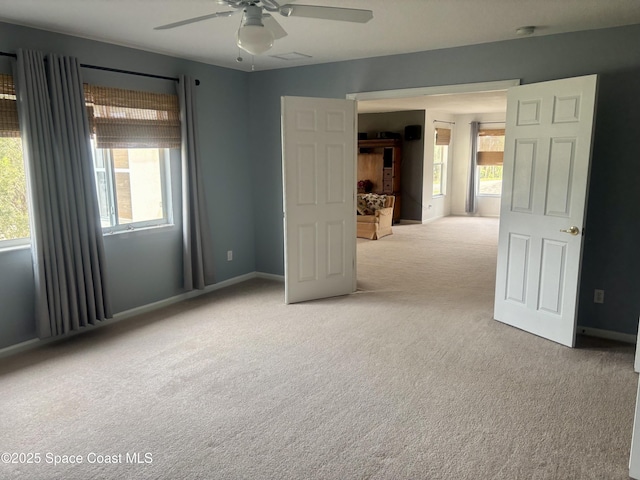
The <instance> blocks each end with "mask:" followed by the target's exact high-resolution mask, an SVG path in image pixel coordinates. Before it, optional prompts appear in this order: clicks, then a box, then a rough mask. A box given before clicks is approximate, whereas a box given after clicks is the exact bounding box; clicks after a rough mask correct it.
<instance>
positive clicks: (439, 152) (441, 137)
mask: <svg viewBox="0 0 640 480" xmlns="http://www.w3.org/2000/svg"><path fill="white" fill-rule="evenodd" d="M450 141H451V130H450V129H448V128H436V132H435V139H434V146H433V193H432V195H433V196H434V197H437V196H440V195H444V194H445V185H446V166H447V159H448V158H449V142H450Z"/></svg>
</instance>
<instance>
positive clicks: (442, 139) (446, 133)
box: [436, 128, 451, 145]
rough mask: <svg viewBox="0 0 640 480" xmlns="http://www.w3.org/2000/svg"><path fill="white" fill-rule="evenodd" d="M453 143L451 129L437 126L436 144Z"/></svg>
mask: <svg viewBox="0 0 640 480" xmlns="http://www.w3.org/2000/svg"><path fill="white" fill-rule="evenodd" d="M449 143H451V129H449V128H436V145H449Z"/></svg>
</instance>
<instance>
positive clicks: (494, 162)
mask: <svg viewBox="0 0 640 480" xmlns="http://www.w3.org/2000/svg"><path fill="white" fill-rule="evenodd" d="M503 156H504V129H492V130H489V129H480V130H479V132H478V158H477V164H478V195H496V196H499V195H500V194H501V193H502V159H503Z"/></svg>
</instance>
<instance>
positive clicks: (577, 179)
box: [494, 75, 597, 347]
mask: <svg viewBox="0 0 640 480" xmlns="http://www.w3.org/2000/svg"><path fill="white" fill-rule="evenodd" d="M596 86H597V76H596V75H590V76H585V77H578V78H568V79H563V80H555V81H551V82H543V83H537V84H531V85H523V86H519V87H513V88H511V89H509V91H508V93H507V122H506V134H505V135H506V137H505V138H506V141H505V152H504V167H503V186H502V189H503V190H502V203H501V207H500V234H499V241H498V264H497V274H496V294H495V312H494V317H495V319H496V320H499V321H501V322H504V323H507V324H509V325H512V326H514V327H517V328H521V329H523V330H526V331H528V332H531V333H534V334H536V335H539V336H541V337H545V338H548V339H549V340H553V341H555V342H558V343H561V344H563V345H567V346H569V347H573V346H574V342H575V327H576V308H577V293H578V281H579V275H580V263H581V254H582V241H583V239H582V235H583V226H584V220H585V208H586V196H587V189H588V182H589V165H590V158H591V135H592V130H593V124H594V113H595V112H594V110H595V99H596Z"/></svg>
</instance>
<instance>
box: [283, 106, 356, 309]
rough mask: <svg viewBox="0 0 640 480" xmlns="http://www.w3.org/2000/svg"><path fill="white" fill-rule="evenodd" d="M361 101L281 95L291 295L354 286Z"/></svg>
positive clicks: (293, 298)
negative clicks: (358, 132)
mask: <svg viewBox="0 0 640 480" xmlns="http://www.w3.org/2000/svg"><path fill="white" fill-rule="evenodd" d="M356 118H357V117H356V102H355V101H353V100H337V99H325V98H302V97H282V171H283V189H284V192H283V203H284V270H285V302H286V303H295V302H302V301H306V300H314V299H318V298H326V297H333V296H337V295H346V294H349V293H352V292H354V291H355V290H356V266H355V260H356V205H355V183H356V182H355V177H356V126H355V125H356Z"/></svg>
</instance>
